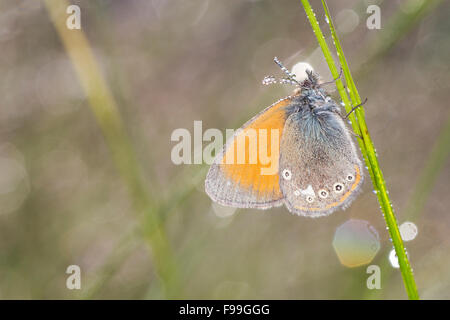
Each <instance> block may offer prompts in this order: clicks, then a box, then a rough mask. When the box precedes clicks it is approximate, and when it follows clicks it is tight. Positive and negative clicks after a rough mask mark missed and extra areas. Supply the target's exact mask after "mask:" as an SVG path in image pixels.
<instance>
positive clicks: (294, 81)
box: [273, 57, 300, 86]
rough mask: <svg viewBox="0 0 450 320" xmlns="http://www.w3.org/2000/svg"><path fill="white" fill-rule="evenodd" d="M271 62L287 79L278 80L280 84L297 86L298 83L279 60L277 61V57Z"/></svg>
mask: <svg viewBox="0 0 450 320" xmlns="http://www.w3.org/2000/svg"><path fill="white" fill-rule="evenodd" d="M273 61H275V63H276V64H277V65H278V66H279V67H280V68H281V70H282V71H283V72H284V73H285V74H286V75H287V78H283V79H281V80H280V83H287V84H295V85H299V86H300V83H299V82H298V81H297V80H296V79H295V74H293V73H292V72H290V71H289V70H288V69H287V68H286V67H285V66H284V65H283V64H282V63H281V61H280V60H278V58H277V57H275V58H273Z"/></svg>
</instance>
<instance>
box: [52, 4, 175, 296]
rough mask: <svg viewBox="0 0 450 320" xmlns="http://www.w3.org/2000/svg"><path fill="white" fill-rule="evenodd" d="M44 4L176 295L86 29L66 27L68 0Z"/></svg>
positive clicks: (150, 207) (168, 256)
mask: <svg viewBox="0 0 450 320" xmlns="http://www.w3.org/2000/svg"><path fill="white" fill-rule="evenodd" d="M45 4H46V7H47V10H48V12H49V14H50V17H51V19H52V22H53V24H54V26H55V29H56V31H57V32H58V34H59V36H60V38H61V40H62V42H63V45H64V46H65V49H66V51H67V54H68V55H69V57H70V60H71V61H72V64H73V66H74V67H75V71H76V73H77V76H78V78H79V80H80V83H81V85H82V87H83V89H84V91H85V92H86V95H87V97H88V101H89V105H90V107H91V109H92V111H93V113H94V115H95V119H96V120H97V123H98V125H99V126H100V128H101V130H102V132H103V134H104V136H105V139H106V142H107V144H108V146H109V148H110V149H111V153H112V156H113V160H114V163H115V165H116V166H117V168H118V170H119V173H120V175H121V177H122V178H123V180H124V181H125V183H126V185H127V187H128V189H129V191H130V194H131V197H132V199H133V205H134V207H135V210H136V211H137V212H138V213H139V214H138V218H139V219H140V220H139V221H140V222H141V225H142V227H143V231H144V237H145V239H146V240H147V241H148V243H149V245H150V247H151V252H152V256H153V260H154V261H153V263H154V265H155V267H156V272H157V273H158V275H159V276H160V278H161V280H162V282H163V284H164V288H165V291H166V296H168V297H174V296H175V295H176V292H177V290H176V283H177V280H176V279H177V275H176V270H175V263H174V259H173V256H172V253H171V249H170V246H169V243H168V239H167V236H166V233H165V231H164V229H163V227H162V224H161V220H160V218H159V217H158V214H157V213H158V212H157V209H156V207H157V206H156V204H155V201H156V200H155V199H152V198H151V197H150V194H149V192H148V190H147V188H146V187H145V185H144V183H143V181H142V176H141V174H140V170H139V165H138V161H137V159H136V157H135V152H134V150H133V147H132V145H131V143H130V141H129V140H128V136H127V133H126V131H125V128H124V126H123V123H122V120H121V116H120V114H119V111H118V108H117V105H116V103H115V101H114V98H113V96H112V94H111V92H110V91H109V89H108V87H107V85H106V83H105V81H104V79H103V77H102V75H101V72H100V69H99V67H98V65H97V63H96V61H95V58H94V55H93V52H92V50H91V48H90V45H89V43H88V40H87V39H86V37H85V35H84V33H83V31H81V30H69V29H68V28H67V27H66V18H67V14H66V8H67V7H68V6H69V5H70V3H69V2H68V1H67V0H58V1H55V0H46V1H45Z"/></svg>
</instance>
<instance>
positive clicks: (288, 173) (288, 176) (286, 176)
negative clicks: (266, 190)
mask: <svg viewBox="0 0 450 320" xmlns="http://www.w3.org/2000/svg"><path fill="white" fill-rule="evenodd" d="M281 175H282V176H283V179H285V180H291V178H292V173H291V170H289V169H284V170H283V172H282V173H281Z"/></svg>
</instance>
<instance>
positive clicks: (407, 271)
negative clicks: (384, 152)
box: [301, 0, 419, 299]
mask: <svg viewBox="0 0 450 320" xmlns="http://www.w3.org/2000/svg"><path fill="white" fill-rule="evenodd" d="M301 2H302V4H303V7H304V9H305V12H306V15H307V17H308V19H309V22H310V23H311V26H312V29H313V31H314V33H315V35H316V38H317V41H318V43H319V45H320V47H321V49H322V52H323V54H324V56H325V60H326V61H327V64H328V66H329V68H330V71H331V73H332V75H333V77H335V78H337V77H338V76H339V73H338V71H337V68H336V65H335V63H334V60H333V57H332V54H331V52H330V49H329V48H328V45H327V43H326V40H325V37H324V36H323V33H322V31H321V29H320V26H319V23H318V21H317V19H316V16H315V14H314V12H313V10H312V8H311V5H310V4H309V2H308V0H301ZM322 4H323V7H324V10H325V14H326V16H327V19H328V23H329V26H330V30H331V34H332V36H333V40H334V42H335V46H336V50H337V54H338V56H339V61H340V63H341V67H342V68H343V70H344V75H345V79H346V82H347V87H348V92H349V95H350V98H351V100H352V103H353V106H356V105H359V104H360V103H361V99H360V97H359V94H358V91H357V89H356V85H355V84H354V82H353V78H352V76H351V73H350V69H349V67H348V64H347V61H346V60H345V56H344V52H343V50H342V47H341V45H340V42H339V39H338V37H337V35H336V32H335V30H334V26H333V22H332V19H331V16H330V14H329V11H328V8H327V6H326V3H325V1H324V0H322ZM336 87H337V89H338V91H339V94H340V96H341V98H342V101H343V102H344V104H345V108H346V110H347V111H348V112H349V111H350V110H351V108H352V104H351V103H350V101H349V97H348V95H347V92H345V90H344V87H343V84H342V82H341V80H340V79H339V80H337V81H336ZM355 115H356V117H355ZM350 120H351V123H352V127H353V129H354V131H355V133H356V134H358V135H360V136H361V138H362V141H361V139H359V141H358V142H359V145H360V147H361V152H362V154H363V156H364V160H365V161H366V164H367V167H368V170H369V173H370V177H371V179H372V183H373V186H374V189H375V191H376V193H377V197H378V201H379V203H380V207H381V209H382V212H383V216H384V218H385V221H386V225H387V228H388V230H389V234H390V237H391V239H392V243H393V245H394V248H395V251H396V254H397V257H398V260H399V264H400V270H401V272H402V277H403V281H404V284H405V288H406V291H407V294H408V296H409V298H410V299H418V298H419V295H418V292H417V288H416V284H415V280H414V276H413V273H412V269H411V265H410V263H409V260H408V257H407V255H406V251H405V248H404V245H403V241H402V239H401V236H400V232H399V229H398V224H397V221H396V218H395V215H394V212H393V209H392V206H391V202H390V199H389V195H388V193H387V190H386V185H385V181H384V178H383V174H382V172H381V169H380V166H379V163H378V158H377V155H376V152H375V148H374V146H373V143H372V140H371V138H370V135H369V131H368V129H367V126H366V123H365V118H364V109H363V107H360V108H358V109H356V110H355V112H354V115H353V116H351V117H350Z"/></svg>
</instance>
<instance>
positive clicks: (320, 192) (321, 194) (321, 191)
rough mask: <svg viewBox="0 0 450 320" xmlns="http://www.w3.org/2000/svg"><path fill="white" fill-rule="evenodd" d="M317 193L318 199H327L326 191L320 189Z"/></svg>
mask: <svg viewBox="0 0 450 320" xmlns="http://www.w3.org/2000/svg"><path fill="white" fill-rule="evenodd" d="M318 193H319V197H320V198H322V199H326V198H327V197H328V191H327V190H325V189H320V190H319V192H318Z"/></svg>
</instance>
